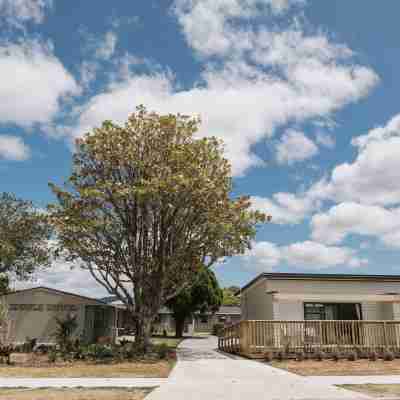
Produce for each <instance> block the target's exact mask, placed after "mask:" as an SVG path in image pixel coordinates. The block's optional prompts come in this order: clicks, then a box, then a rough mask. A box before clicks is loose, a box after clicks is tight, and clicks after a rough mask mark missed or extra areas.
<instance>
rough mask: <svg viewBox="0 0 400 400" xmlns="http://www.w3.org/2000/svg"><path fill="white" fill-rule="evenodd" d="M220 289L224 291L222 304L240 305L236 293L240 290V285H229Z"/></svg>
mask: <svg viewBox="0 0 400 400" xmlns="http://www.w3.org/2000/svg"><path fill="white" fill-rule="evenodd" d="M222 290H223V293H224V299H223V304H224V306H240V296H239V295H238V294H237V293H238V292H239V291H240V287H238V286H229V287H226V288H223V289H222Z"/></svg>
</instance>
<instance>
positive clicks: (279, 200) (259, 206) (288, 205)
mask: <svg viewBox="0 0 400 400" xmlns="http://www.w3.org/2000/svg"><path fill="white" fill-rule="evenodd" d="M250 200H251V203H252V208H253V209H256V210H259V211H261V212H264V213H266V214H267V215H271V216H272V220H271V222H272V223H275V224H298V223H300V222H301V221H302V220H303V219H304V218H305V217H306V216H307V215H309V214H310V213H311V212H313V211H315V210H316V209H317V208H318V206H319V204H318V202H314V201H313V200H311V199H309V198H306V197H304V196H303V195H301V194H299V195H295V194H293V193H284V192H280V193H275V194H274V195H273V196H272V199H269V198H266V197H258V196H252V197H251V199H250Z"/></svg>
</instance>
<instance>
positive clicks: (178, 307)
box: [166, 267, 223, 338]
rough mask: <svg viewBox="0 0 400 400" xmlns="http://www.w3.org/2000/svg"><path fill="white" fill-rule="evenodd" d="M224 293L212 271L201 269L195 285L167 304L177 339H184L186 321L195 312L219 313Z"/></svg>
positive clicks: (195, 279)
mask: <svg viewBox="0 0 400 400" xmlns="http://www.w3.org/2000/svg"><path fill="white" fill-rule="evenodd" d="M222 299H223V293H222V290H221V288H220V287H219V284H218V281H217V278H216V277H215V274H214V272H213V271H212V270H210V269H207V268H205V267H201V268H200V270H199V272H198V273H197V276H196V277H195V278H194V284H193V285H192V286H191V287H189V288H186V289H184V290H182V291H181V292H180V293H179V294H178V295H177V296H175V297H174V298H172V299H170V300H169V301H168V302H167V304H166V305H167V307H168V308H169V309H171V311H172V313H173V317H174V320H175V333H176V337H178V338H179V337H182V334H183V328H184V323H185V319H186V318H188V317H190V316H192V315H193V314H194V313H195V312H197V311H200V312H201V313H206V312H211V313H214V312H216V311H218V309H219V307H220V306H221V305H222Z"/></svg>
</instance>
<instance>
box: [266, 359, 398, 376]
mask: <svg viewBox="0 0 400 400" xmlns="http://www.w3.org/2000/svg"><path fill="white" fill-rule="evenodd" d="M271 365H272V366H273V367H277V368H282V369H285V370H287V371H290V372H293V373H295V374H299V375H304V376H312V375H325V376H329V375H333V376H335V375H336V376H341V375H400V360H398V359H396V360H393V361H383V360H377V361H369V360H357V361H347V360H340V361H333V360H324V361H316V360H305V361H296V360H287V361H273V362H272V363H271Z"/></svg>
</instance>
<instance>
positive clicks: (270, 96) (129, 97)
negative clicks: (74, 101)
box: [71, 0, 378, 175]
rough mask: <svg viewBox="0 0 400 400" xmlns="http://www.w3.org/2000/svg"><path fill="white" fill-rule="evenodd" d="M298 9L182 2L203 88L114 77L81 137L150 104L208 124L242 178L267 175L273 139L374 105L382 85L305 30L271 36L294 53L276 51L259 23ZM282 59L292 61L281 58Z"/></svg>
mask: <svg viewBox="0 0 400 400" xmlns="http://www.w3.org/2000/svg"><path fill="white" fill-rule="evenodd" d="M293 4H303V2H302V1H283V0H280V1H276V0H275V1H273V0H245V1H239V0H222V1H220V2H215V1H211V0H205V1H201V2H199V1H190V0H182V1H179V0H178V1H176V2H175V13H176V15H177V17H178V21H179V23H180V24H181V26H182V29H183V32H184V34H185V37H186V39H187V41H188V43H189V44H190V46H192V48H193V49H194V50H195V51H197V52H198V53H199V54H201V57H203V61H204V71H203V73H202V79H201V81H200V82H196V84H195V85H194V86H193V87H191V88H190V87H189V88H187V89H181V88H180V87H179V82H178V83H176V82H175V80H174V77H173V74H169V73H162V72H160V71H159V70H156V71H151V72H149V73H148V74H137V73H136V74H135V73H133V72H131V71H128V73H126V72H125V74H124V76H122V75H120V76H119V77H118V79H115V77H113V79H112V82H111V83H110V84H109V86H108V87H106V88H105V90H104V91H103V92H102V93H99V94H97V95H95V96H93V97H92V98H91V99H90V100H89V101H88V102H87V103H86V104H84V105H83V106H82V107H79V108H78V111H77V112H78V113H79V120H78V122H77V124H76V126H74V127H72V129H71V131H72V135H73V136H74V137H75V136H78V135H82V134H83V133H85V132H87V131H88V130H90V129H92V128H93V127H94V126H99V125H100V124H101V122H102V121H103V120H104V119H112V120H115V121H117V122H123V121H126V119H127V117H128V115H129V114H130V113H131V112H133V111H134V108H135V107H136V106H137V105H139V104H144V105H146V106H147V107H148V108H149V109H150V110H155V111H158V112H181V113H185V114H190V115H193V114H195V115H200V116H201V117H202V120H203V124H202V126H201V131H200V135H215V136H217V137H219V138H221V139H223V140H224V142H225V143H226V155H227V156H228V158H229V159H230V160H231V162H232V164H233V172H234V174H235V175H243V174H244V173H245V172H246V171H247V170H248V169H249V168H251V167H254V166H257V165H262V164H263V160H260V158H259V157H258V156H257V155H256V154H255V153H254V151H253V146H254V145H255V144H256V143H258V142H260V141H261V140H262V139H265V138H270V137H272V136H273V134H274V133H275V130H276V129H277V128H278V127H281V126H283V125H287V124H290V123H291V122H296V123H302V122H306V121H312V120H313V119H316V120H323V119H326V118H330V117H331V115H332V113H334V112H335V111H336V110H338V109H340V108H342V107H344V106H345V105H346V104H348V103H351V102H355V101H357V100H358V99H359V98H360V97H363V96H365V95H366V94H367V93H368V92H369V91H370V90H371V88H372V87H374V85H375V84H376V83H377V81H378V77H377V76H376V74H375V73H374V72H373V71H372V70H370V69H369V68H366V67H363V66H359V65H357V64H354V63H353V59H352V58H351V57H352V53H351V51H350V50H349V49H347V48H346V47H345V46H343V45H337V44H335V43H331V42H330V41H329V40H328V38H327V37H326V36H323V35H322V34H317V35H314V36H313V35H306V34H305V33H304V32H303V31H302V27H301V25H300V24H298V25H297V26H296V32H297V34H292V35H286V36H284V35H283V31H279V32H275V31H274V32H272V31H271V32H270V34H271V35H274V34H276V35H282V38H283V39H282V40H281V42H282V41H283V43H284V44H283V45H282V44H281V42H278V41H275V42H274V41H272V42H271V43H270V44H269V45H268V46H267V45H266V43H265V42H264V36H265V34H266V33H265V32H264V36H262V35H261V33H260V32H259V30H260V29H256V28H255V27H256V25H257V24H256V23H254V21H255V20H256V19H257V17H259V16H262V15H264V14H263V13H264V12H269V14H270V15H274V14H276V13H284V12H285V10H287V9H288V7H290V6H291V5H293ZM205 19H206V20H207V21H206V23H202V21H203V20H205ZM233 19H237V20H238V21H233ZM243 21H244V22H245V24H243ZM241 22H242V24H241ZM253 28H254V29H253ZM258 28H259V27H258ZM265 29H266V28H265V26H263V27H262V29H261V30H264V31H265ZM288 29H289V30H293V29H294V28H293V27H289V28H288ZM246 38H247V39H248V40H247V39H246ZM288 43H289V44H288ZM204 46H205V47H204ZM282 46H283V50H282ZM244 48H246V52H243V49H244ZM300 48H301V49H302V50H301V52H300V55H299V50H298V49H300ZM276 52H278V53H279V54H283V53H285V54H286V55H285V56H279V57H278V56H276V55H274V54H276ZM209 56H215V57H216V58H212V59H209V58H208V57H209ZM256 60H257V64H255V62H256ZM285 60H286V61H285ZM214 61H217V62H215V63H214ZM271 67H273V68H271ZM114 75H115V73H114ZM328 77H329V78H328Z"/></svg>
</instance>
